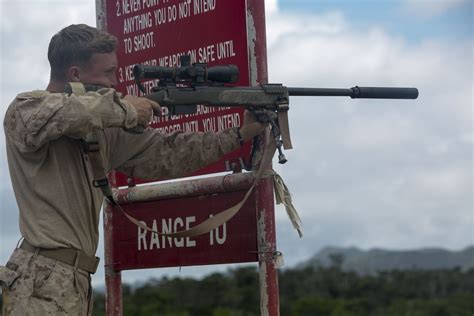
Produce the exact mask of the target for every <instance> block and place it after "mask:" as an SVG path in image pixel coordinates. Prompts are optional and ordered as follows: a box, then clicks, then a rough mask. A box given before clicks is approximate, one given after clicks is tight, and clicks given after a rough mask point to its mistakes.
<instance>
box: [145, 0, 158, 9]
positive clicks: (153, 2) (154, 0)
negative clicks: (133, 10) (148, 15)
mask: <svg viewBox="0 0 474 316" xmlns="http://www.w3.org/2000/svg"><path fill="white" fill-rule="evenodd" d="M159 4H160V0H143V2H142V6H143V8H144V9H148V8H151V7H154V6H157V5H159Z"/></svg>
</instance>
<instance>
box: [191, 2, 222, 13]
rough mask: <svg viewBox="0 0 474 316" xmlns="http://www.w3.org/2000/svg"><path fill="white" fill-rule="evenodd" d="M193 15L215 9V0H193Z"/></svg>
mask: <svg viewBox="0 0 474 316" xmlns="http://www.w3.org/2000/svg"><path fill="white" fill-rule="evenodd" d="M193 7H194V15H196V14H201V13H206V12H209V11H213V10H215V9H216V0H194V6H193Z"/></svg>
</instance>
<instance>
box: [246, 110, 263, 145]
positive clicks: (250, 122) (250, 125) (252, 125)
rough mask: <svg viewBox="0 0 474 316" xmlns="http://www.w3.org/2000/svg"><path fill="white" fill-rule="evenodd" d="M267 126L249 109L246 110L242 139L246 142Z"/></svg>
mask: <svg viewBox="0 0 474 316" xmlns="http://www.w3.org/2000/svg"><path fill="white" fill-rule="evenodd" d="M266 126H267V124H266V123H261V122H258V121H257V120H256V119H255V117H254V116H253V114H252V113H250V112H249V111H248V110H245V112H244V124H243V125H242V126H241V127H240V136H241V137H242V141H244V142H246V141H248V140H250V139H252V138H253V137H255V136H257V135H258V134H260V133H261V132H262V131H263V130H264V129H265V127H266Z"/></svg>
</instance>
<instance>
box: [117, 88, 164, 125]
mask: <svg viewBox="0 0 474 316" xmlns="http://www.w3.org/2000/svg"><path fill="white" fill-rule="evenodd" d="M123 99H124V100H125V101H127V102H128V103H130V104H131V105H132V106H133V107H134V108H135V110H136V111H137V125H140V126H143V127H145V128H146V127H148V125H150V121H151V117H152V116H151V115H152V113H155V115H161V107H160V105H159V104H158V103H156V102H155V101H152V100H149V99H146V98H139V97H136V96H133V95H126V96H125V97H124V98H123Z"/></svg>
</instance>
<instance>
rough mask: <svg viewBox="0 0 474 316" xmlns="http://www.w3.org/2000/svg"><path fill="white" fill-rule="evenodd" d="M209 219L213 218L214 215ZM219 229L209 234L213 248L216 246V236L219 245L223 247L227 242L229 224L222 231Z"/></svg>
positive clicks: (223, 226) (224, 225)
mask: <svg viewBox="0 0 474 316" xmlns="http://www.w3.org/2000/svg"><path fill="white" fill-rule="evenodd" d="M209 217H212V214H211V216H209ZM219 227H220V226H219ZM219 227H217V228H216V229H213V230H211V231H210V232H209V245H211V246H213V245H214V236H215V239H216V242H217V243H218V244H219V245H222V244H223V243H225V241H226V240H227V223H224V224H223V225H222V229H219Z"/></svg>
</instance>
